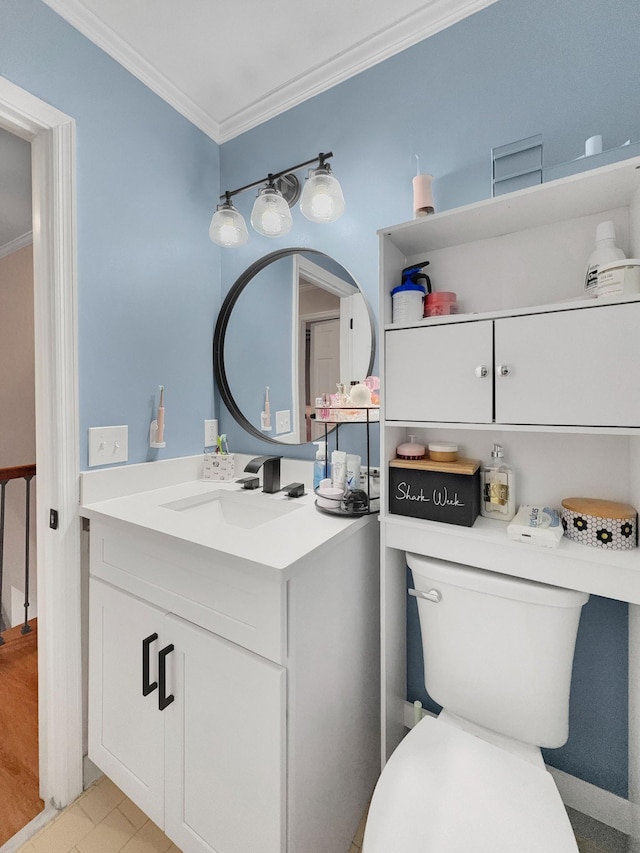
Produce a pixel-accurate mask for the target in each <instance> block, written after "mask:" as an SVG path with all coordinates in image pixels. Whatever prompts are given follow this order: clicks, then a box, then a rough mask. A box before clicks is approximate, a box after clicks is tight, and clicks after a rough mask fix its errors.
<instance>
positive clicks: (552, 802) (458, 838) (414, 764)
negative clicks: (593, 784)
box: [363, 717, 578, 853]
mask: <svg viewBox="0 0 640 853" xmlns="http://www.w3.org/2000/svg"><path fill="white" fill-rule="evenodd" d="M516 851H517V853H541V851H544V853H577V851H578V847H577V844H576V841H575V837H574V834H573V831H572V829H571V825H570V823H569V819H568V817H567V813H566V811H565V808H564V806H563V804H562V800H561V799H560V794H559V793H558V789H557V788H556V786H555V783H554V781H553V779H552V777H551V775H550V774H549V773H548V772H547V771H546V770H545V769H544V768H543V767H539V766H536V765H535V764H534V763H532V762H530V761H527V760H525V759H523V758H521V757H519V756H518V755H515V754H513V753H512V752H509V751H507V750H505V749H503V748H501V747H498V746H495V745H494V744H491V743H488V742H487V741H485V740H483V739H482V738H480V737H477V736H475V735H473V734H470V733H469V732H468V731H465V730H463V729H461V728H458V727H457V726H456V725H452V724H451V722H450V721H449V720H440V719H436V718H433V717H425V718H424V719H423V720H422V721H421V722H420V723H419V724H418V725H417V726H415V728H414V729H413V730H412V731H411V732H410V733H409V734H408V735H407V737H406V738H405V739H404V740H403V741H402V743H401V744H400V745H399V746H398V748H397V749H396V750H395V752H394V753H393V755H392V756H391V758H390V759H389V761H388V763H387V765H386V767H385V768H384V770H383V772H382V775H381V776H380V779H379V780H378V784H377V786H376V790H375V792H374V795H373V799H372V801H371V807H370V809H369V815H368V817H367V825H366V830H365V836H364V847H363V853H516Z"/></svg>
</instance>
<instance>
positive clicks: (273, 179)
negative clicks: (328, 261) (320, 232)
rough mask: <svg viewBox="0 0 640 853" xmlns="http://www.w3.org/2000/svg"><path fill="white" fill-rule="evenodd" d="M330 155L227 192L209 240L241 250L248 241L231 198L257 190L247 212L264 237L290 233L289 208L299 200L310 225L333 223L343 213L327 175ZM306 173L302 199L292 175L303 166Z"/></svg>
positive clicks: (335, 183)
mask: <svg viewBox="0 0 640 853" xmlns="http://www.w3.org/2000/svg"><path fill="white" fill-rule="evenodd" d="M330 157H333V152H331V151H330V152H329V153H327V154H322V153H321V154H318V156H317V157H314V158H313V160H307V161H305V162H304V163H298V165H297V166H290V167H289V168H288V169H283V170H282V171H281V172H275V173H270V174H269V175H267V177H266V178H261V179H260V180H259V181H254V182H253V183H251V184H246V185H245V186H244V187H239V188H238V189H237V190H227V191H226V192H225V193H224V195H221V196H220V198H221V199H223V201H222V203H221V204H219V205H218V206H217V208H216V212H215V213H214V214H213V218H212V220H211V225H210V226H209V237H210V238H211V239H212V240H213V242H214V243H217V244H218V246H224V247H227V248H232V247H234V246H242V245H243V244H244V243H246V242H247V240H248V239H249V234H248V231H247V226H246V224H245V221H244V217H243V216H242V214H241V213H240V212H239V211H238V210H236V208H235V207H234V206H233V202H232V201H231V197H232V196H234V195H238V194H239V193H241V192H244V191H245V190H248V189H252V188H254V187H260V190H259V192H258V197H257V198H256V200H255V203H254V205H253V210H252V212H251V225H252V226H253V228H254V229H255V230H256V231H257V232H258V233H259V234H262V235H264V236H265V237H280V236H282V235H283V234H287V233H288V232H289V231H290V230H291V226H292V225H293V220H292V218H291V211H290V209H289V208H291V207H292V206H293V205H294V204H295V203H296V202H297V201H298V199H300V210H301V212H302V214H303V215H304V216H306V218H307V219H309V220H311V222H335V221H336V219H339V217H340V216H342V214H343V213H344V196H343V194H342V188H341V187H340V184H339V182H338V180H337V178H336V177H335V176H334V174H333V173H332V171H331V166H330V165H329V163H328V162H327V160H328V159H329V158H330ZM315 164H317V166H316V167H315V168H312V169H309V174H308V176H307V178H306V180H305V183H304V188H303V190H302V196H301V194H300V181H299V180H298V178H297V177H296V175H295V174H294V173H295V172H298V171H299V170H300V169H304V168H305V167H306V166H314V165H315Z"/></svg>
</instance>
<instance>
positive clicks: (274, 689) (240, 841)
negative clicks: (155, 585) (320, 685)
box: [166, 616, 286, 853]
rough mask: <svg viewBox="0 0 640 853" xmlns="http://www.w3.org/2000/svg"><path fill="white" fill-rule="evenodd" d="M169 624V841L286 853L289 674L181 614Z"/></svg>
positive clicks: (219, 849) (193, 849) (190, 848)
mask: <svg viewBox="0 0 640 853" xmlns="http://www.w3.org/2000/svg"><path fill="white" fill-rule="evenodd" d="M167 623H168V624H170V630H169V632H168V633H169V634H170V635H171V637H172V642H173V643H174V645H175V651H174V652H173V653H172V655H171V657H172V661H171V668H170V678H171V680H172V686H171V687H170V688H169V689H170V690H171V692H172V693H173V694H174V695H175V697H176V698H175V702H174V704H173V705H172V706H171V707H170V708H169V709H168V713H167V726H168V729H167V753H166V759H167V761H166V774H167V782H166V786H167V787H166V833H167V835H169V837H170V838H172V840H173V841H175V843H176V844H177V845H178V847H180V849H181V850H183V851H184V853H205V851H206V853H214V851H215V853H250V851H255V853H282V851H284V845H285V832H284V815H285V807H284V805H285V755H286V741H285V726H286V723H285V720H286V706H285V684H286V679H285V670H284V669H283V668H282V667H280V666H278V665H277V664H274V663H271V662H270V661H267V660H265V659H264V658H261V657H259V656H258V655H256V654H254V653H253V652H249V651H247V650H245V649H242V648H240V647H239V646H236V645H234V644H233V643H230V642H228V641H227V640H223V639H222V638H220V637H218V636H216V635H215V634H211V633H209V632H208V631H205V630H204V629H202V628H198V627H197V626H195V625H192V624H190V623H188V622H185V621H184V620H182V619H179V618H178V617H176V616H168V617H167ZM169 712H170V713H169Z"/></svg>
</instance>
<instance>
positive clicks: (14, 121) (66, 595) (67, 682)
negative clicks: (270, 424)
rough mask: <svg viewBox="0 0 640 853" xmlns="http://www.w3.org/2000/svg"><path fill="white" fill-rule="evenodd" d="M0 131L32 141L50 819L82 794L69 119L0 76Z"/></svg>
mask: <svg viewBox="0 0 640 853" xmlns="http://www.w3.org/2000/svg"><path fill="white" fill-rule="evenodd" d="M0 128H2V129H4V130H7V131H9V132H10V133H12V134H14V135H16V136H18V137H20V138H21V139H23V140H26V141H27V142H29V143H30V145H31V167H32V184H33V186H32V205H33V261H34V324H35V348H34V366H35V400H36V407H35V408H36V418H35V434H36V459H35V462H36V468H37V477H38V489H37V496H36V507H35V519H34V522H35V526H36V530H37V536H36V555H37V557H36V562H37V585H38V599H39V607H38V610H39V614H38V618H39V623H40V625H39V627H40V631H39V649H38V733H39V761H38V770H39V788H40V791H39V793H40V797H41V799H42V800H43V801H44V804H45V810H44V812H43V813H42V815H43V816H45V817H47V818H48V816H49V815H50V813H51V811H52V810H53V809H58V808H62V807H63V806H65V805H67V804H68V803H69V802H71V800H73V799H75V798H76V797H77V796H78V795H79V794H80V793H81V791H82V753H83V738H82V665H81V605H80V602H81V583H80V581H81V578H80V522H79V518H78V513H77V507H78V473H79V471H78V467H79V466H78V462H79V459H78V456H79V453H78V401H77V332H76V271H75V257H76V247H75V124H74V122H73V120H72V119H71V118H70V117H69V116H66V115H64V113H61V112H60V111H59V110H56V109H55V108H53V107H51V106H49V105H48V104H46V103H44V102H43V101H41V100H40V99H38V98H35V97H34V96H33V95H31V94H30V93H28V92H26V91H25V90H24V89H21V88H20V87H18V86H16V85H14V84H13V83H10V82H9V81H8V80H6V79H4V78H2V77H0ZM37 820H38V819H36V821H37ZM29 826H32V824H29ZM35 828H36V827H34V829H35Z"/></svg>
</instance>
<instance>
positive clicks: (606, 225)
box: [584, 221, 625, 296]
mask: <svg viewBox="0 0 640 853" xmlns="http://www.w3.org/2000/svg"><path fill="white" fill-rule="evenodd" d="M624 258H625V254H624V252H623V251H622V249H619V248H618V247H617V246H616V232H615V228H614V226H613V222H611V221H607V222H601V223H600V224H599V225H598V227H597V229H596V247H595V249H594V250H593V252H592V253H591V255H590V256H589V262H588V264H587V274H586V276H585V279H584V295H585V296H595V295H596V292H597V284H598V270H599V268H600V267H601V265H602V264H606V263H608V262H609V261H621V260H624Z"/></svg>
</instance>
